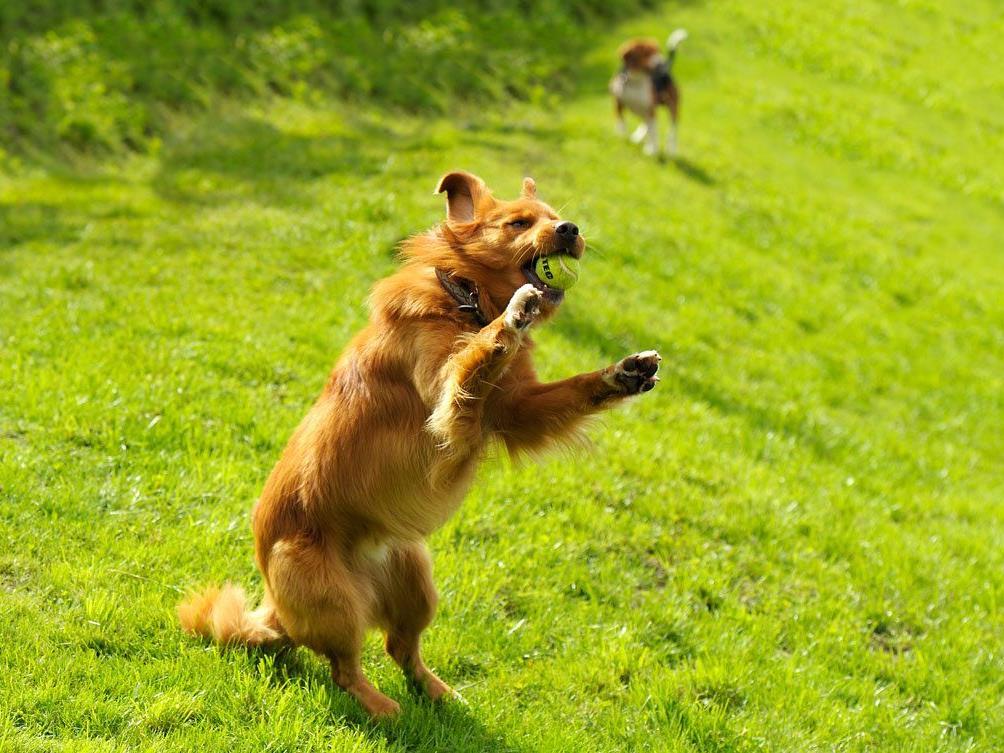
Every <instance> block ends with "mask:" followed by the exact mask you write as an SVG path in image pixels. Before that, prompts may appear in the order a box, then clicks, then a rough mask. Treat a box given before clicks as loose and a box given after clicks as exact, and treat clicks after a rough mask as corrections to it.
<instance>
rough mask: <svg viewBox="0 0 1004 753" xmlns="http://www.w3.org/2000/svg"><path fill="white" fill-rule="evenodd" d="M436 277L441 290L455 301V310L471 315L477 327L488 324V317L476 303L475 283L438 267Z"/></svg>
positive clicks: (476, 289) (476, 291)
mask: <svg viewBox="0 0 1004 753" xmlns="http://www.w3.org/2000/svg"><path fill="white" fill-rule="evenodd" d="M436 277H438V278H439V284H440V285H442V286H443V290H445V291H446V292H447V293H449V294H450V297H451V298H453V300H455V301H456V302H457V304H458V305H457V311H462V312H463V313H465V314H470V315H471V316H473V317H474V321H476V322H477V323H478V326H479V327H484V326H485V325H486V324H488V319H486V318H485V314H484V312H483V311H482V310H481V306H480V305H479V304H478V286H477V285H476V284H475V283H473V282H472V281H470V280H465V279H464V278H463V277H452V276H450V273H449V272H444V271H443V270H441V269H439V268H437V269H436Z"/></svg>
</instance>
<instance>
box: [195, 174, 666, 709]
mask: <svg viewBox="0 0 1004 753" xmlns="http://www.w3.org/2000/svg"><path fill="white" fill-rule="evenodd" d="M437 190H438V191H439V192H441V193H442V192H445V193H446V196H447V217H446V221H445V222H443V223H442V224H441V225H439V226H437V227H435V228H433V229H432V230H430V231H428V232H426V233H424V234H421V235H417V236H414V237H412V238H410V239H409V240H407V241H405V243H404V244H403V249H402V250H403V253H404V256H405V262H404V264H403V266H402V267H401V268H400V269H399V270H398V271H397V272H396V273H394V274H393V275H391V276H390V277H388V278H386V279H384V280H382V281H380V282H379V283H378V284H377V285H376V287H375V288H374V290H373V293H372V296H371V298H370V307H371V312H372V313H371V317H370V322H369V324H368V326H367V327H366V328H365V329H363V330H362V331H361V332H360V333H359V334H358V335H357V336H356V337H355V339H354V340H352V342H351V343H350V344H349V345H348V346H347V347H346V349H345V351H344V352H343V353H342V355H341V358H339V360H338V362H337V364H336V365H335V367H334V370H333V371H332V372H331V376H330V378H329V379H328V382H327V385H326V387H325V388H324V391H323V392H322V394H321V396H320V397H319V398H318V399H317V402H316V403H315V404H314V406H313V408H311V410H310V412H309V413H308V414H307V416H306V417H305V418H304V419H303V421H302V422H301V423H300V425H299V427H298V428H297V429H296V431H295V432H294V434H293V436H292V438H291V439H290V440H289V444H288V445H287V446H286V449H285V451H284V452H283V454H282V457H281V458H280V459H279V462H278V463H277V464H276V466H275V468H274V469H273V470H272V474H271V475H270V476H269V479H268V481H267V482H266V484H265V488H264V490H263V492H262V495H261V498H260V499H259V500H258V504H257V506H256V507H255V509H254V514H253V529H254V538H255V552H256V558H257V563H258V567H259V569H260V570H261V572H262V575H263V576H264V579H265V596H264V599H263V601H262V603H261V606H259V607H258V608H256V609H253V610H249V609H248V608H247V606H246V604H245V596H244V592H243V591H242V590H241V589H240V588H238V587H235V586H232V585H225V586H223V587H222V588H211V589H209V590H206V591H204V592H202V593H200V594H197V595H194V596H192V597H191V598H190V599H188V600H187V601H186V602H184V603H182V604H181V605H179V607H178V614H179V618H180V620H181V624H182V626H183V627H184V628H185V629H186V630H188V631H190V632H192V633H197V634H201V635H204V636H208V637H212V638H213V639H215V640H217V641H219V642H221V643H230V642H235V643H245V644H251V645H281V644H287V645H288V644H293V645H303V646H307V647H309V648H311V649H312V650H314V651H316V652H317V653H318V654H321V655H322V656H325V657H327V658H328V659H329V660H330V661H331V673H332V677H333V678H334V681H335V682H336V683H337V684H338V685H339V686H340V687H342V688H344V689H345V690H347V691H348V692H349V693H351V694H352V695H353V696H355V698H357V699H358V700H359V702H360V703H361V704H362V705H363V707H364V708H365V709H366V711H368V712H369V713H370V714H372V715H374V716H385V715H393V714H396V713H397V712H398V711H399V710H400V707H399V706H398V704H397V703H396V702H395V701H393V700H391V699H390V698H388V697H387V696H385V695H383V694H382V693H381V692H380V691H379V690H377V689H376V688H375V687H374V686H373V685H372V684H370V682H369V680H367V679H366V676H365V675H364V674H363V671H362V667H361V665H360V651H361V646H362V642H363V634H364V632H365V631H366V630H367V629H368V628H371V627H379V628H380V629H382V630H383V631H384V632H385V633H386V647H387V653H389V654H390V655H391V657H393V659H394V661H396V662H397V663H398V664H399V665H400V666H401V668H402V669H403V670H404V672H405V673H406V674H407V675H408V676H409V677H410V678H411V679H412V680H413V681H414V682H415V683H416V684H417V685H419V686H420V687H421V688H422V689H423V690H424V691H425V692H426V693H427V694H428V695H429V696H430V697H431V698H433V699H437V698H440V697H442V696H445V695H448V694H450V693H451V692H452V691H451V690H450V688H449V687H448V686H447V685H446V684H445V683H444V682H443V681H442V680H440V679H439V678H438V677H436V675H434V674H433V673H432V672H431V671H430V670H429V668H428V667H426V665H425V663H424V662H423V661H422V655H421V652H420V650H419V640H420V636H421V634H422V631H423V630H425V628H426V627H427V626H428V624H429V623H430V621H431V620H432V617H433V613H434V612H435V608H436V600H437V594H436V589H435V587H434V586H433V582H432V568H431V564H430V559H429V554H428V551H427V550H426V547H425V544H424V539H425V538H426V537H427V536H428V535H429V534H430V533H431V532H432V531H434V530H435V529H436V528H438V527H439V526H440V525H442V524H443V522H444V521H445V520H446V519H447V518H448V517H449V516H450V514H451V513H453V512H454V510H456V509H457V506H458V505H459V504H460V502H461V500H462V499H463V497H464V495H465V493H466V492H467V489H468V487H469V486H470V484H471V481H472V479H473V478H474V471H475V467H476V466H477V463H478V461H479V459H480V458H481V457H482V455H483V454H484V451H485V449H486V447H487V446H488V445H489V444H490V443H492V442H495V441H497V442H501V443H503V444H504V445H505V446H506V447H507V448H508V450H509V451H510V452H512V453H520V452H524V451H533V450H538V449H542V448H544V447H546V446H547V445H549V444H551V443H553V442H555V441H560V440H562V439H568V438H569V437H570V436H572V435H574V433H575V432H576V431H577V429H579V428H580V425H581V424H582V422H583V419H585V418H586V417H587V416H589V415H591V414H594V413H596V412H597V411H601V410H603V409H605V408H608V407H610V406H612V405H615V404H617V403H619V402H621V401H622V400H624V399H625V398H627V397H629V396H631V395H636V394H638V393H640V392H646V391H648V390H650V389H652V387H654V386H655V384H656V382H657V381H658V378H657V377H656V371H657V369H658V362H659V355H658V354H657V353H656V352H655V351H646V352H643V353H637V354H635V355H631V356H628V357H627V358H624V359H623V360H621V361H620V362H619V363H616V364H614V365H612V366H609V367H608V368H605V369H602V370H600V371H594V372H590V373H586V374H580V375H578V376H574V377H571V378H569V379H564V380H561V381H558V382H551V383H541V382H539V381H538V380H537V377H536V375H535V372H534V368H533V364H532V362H531V357H530V356H531V350H532V347H533V346H532V342H531V340H530V337H529V331H530V329H531V327H532V326H533V325H534V324H536V323H538V322H540V321H543V320H545V319H547V318H548V317H550V316H551V315H552V314H553V313H554V312H555V310H556V309H557V307H558V305H559V304H560V303H561V300H562V298H563V295H564V293H563V291H560V290H557V289H554V288H551V287H548V286H547V285H545V284H544V283H543V282H542V281H541V280H540V279H539V278H538V277H537V276H536V275H535V274H534V272H533V265H534V262H535V261H536V259H537V258H538V257H539V256H544V255H550V254H570V255H572V256H574V257H576V258H578V257H580V256H581V255H582V253H583V251H584V250H585V242H584V240H583V238H582V236H581V235H580V234H579V231H578V228H577V227H576V226H575V225H573V224H572V223H571V222H567V221H562V220H561V219H560V218H559V217H558V215H557V214H556V213H555V211H554V210H553V209H551V207H549V206H548V205H547V204H544V203H543V202H541V201H539V200H538V199H537V196H536V187H535V185H534V182H533V180H531V179H529V178H527V179H526V180H524V182H523V192H522V195H521V197H520V198H518V199H516V200H515V201H500V200H497V199H495V198H493V196H492V194H491V192H490V191H489V190H488V189H487V187H486V186H485V184H484V182H483V181H482V180H481V179H480V178H477V177H476V176H474V175H471V174H470V173H465V172H454V173H450V174H448V175H446V176H444V177H443V178H442V180H441V181H440V182H439V187H438V189H437Z"/></svg>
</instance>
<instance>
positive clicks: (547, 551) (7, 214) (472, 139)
mask: <svg viewBox="0 0 1004 753" xmlns="http://www.w3.org/2000/svg"><path fill="white" fill-rule="evenodd" d="M675 26H686V27H687V28H688V29H689V30H690V32H691V38H690V39H689V40H688V41H687V43H686V47H684V48H683V50H682V51H681V55H680V59H679V68H678V74H679V78H680V80H681V83H682V86H683V92H684V122H683V128H682V131H681V144H682V148H683V160H682V161H680V162H667V163H657V162H654V161H649V160H646V159H644V158H643V157H642V156H641V154H640V152H639V150H638V149H636V148H635V147H633V146H631V145H630V144H627V143H622V142H620V141H618V140H617V139H616V138H615V137H614V136H613V129H612V122H611V120H612V119H611V117H610V112H609V109H610V108H609V103H608V101H607V100H606V98H605V96H604V95H603V90H604V84H605V82H604V81H603V79H602V76H600V75H599V74H597V75H595V76H594V75H593V74H592V73H588V74H584V75H583V79H582V81H581V82H580V85H579V94H578V96H577V97H575V98H573V99H571V100H568V101H567V102H566V104H565V106H564V107H561V108H558V109H536V108H533V107H530V106H527V105H519V106H512V107H507V106H503V105H501V104H500V105H498V106H497V107H495V108H488V109H486V110H485V111H483V112H476V111H474V110H472V109H466V108H460V109H459V110H458V114H457V115H455V116H453V117H449V118H447V117H441V118H433V117H418V116H408V117H406V116H402V115H400V114H394V113H388V112H386V111H381V110H379V109H376V108H374V107H371V106H356V107H347V106H323V105H319V104H316V105H306V104H303V103H302V102H301V103H291V102H289V101H288V100H280V101H271V100H267V101H266V100H262V101H260V102H259V103H257V104H254V105H249V104H246V103H245V104H243V105H237V104H234V105H231V106H228V107H221V109H220V112H219V113H218V115H216V116H215V117H213V118H212V119H208V120H202V119H194V120H191V119H189V120H185V119H183V118H182V119H179V125H178V128H177V130H176V131H175V132H174V134H173V135H172V136H171V137H170V138H168V139H166V140H165V142H164V144H163V147H162V148H161V150H160V152H159V153H158V154H156V155H152V156H151V155H148V156H143V157H133V158H130V159H128V160H121V161H116V162H113V163H106V164H101V165H96V164H94V163H93V162H91V163H87V164H85V165H80V164H78V165H76V166H75V167H74V169H70V168H64V169H60V168H56V167H54V166H52V165H49V167H47V168H42V167H39V166H37V164H36V162H33V161H32V160H30V159H24V160H23V161H22V162H21V164H20V166H18V167H14V168H11V169H10V170H9V171H8V174H7V175H6V176H4V177H3V178H0V535H2V541H3V544H4V546H3V550H2V551H0V591H2V596H0V627H2V631H0V637H2V641H0V749H3V750H6V749H11V750H45V751H49V750H73V751H77V750H85V751H92V750H93V751H106V750H134V749H139V750H179V751H182V750H184V751H191V750H247V751H259V750H290V751H292V750H296V751H305V750H360V751H377V750H393V751H405V750H428V751H434V750H435V751H438V750H463V751H537V750H546V751H621V750H658V751H662V750H665V751H753V750H790V751H808V750H840V751H903V752H904V753H905V752H907V751H911V752H912V751H918V750H923V751H968V750H980V751H994V750H999V749H1001V747H1002V746H1004V706H1002V700H1001V698H1002V691H1004V685H1002V680H1001V678H1002V677H1004V665H1002V661H1001V652H1000V648H999V646H1000V637H1001V635H1002V634H1004V619H1002V617H1001V614H1002V612H1001V601H1002V592H1004V575H1002V573H1004V553H1002V552H1004V550H1002V547H1001V541H1002V540H1004V539H1002V537H1004V526H1002V511H1004V507H1002V500H1001V494H1002V491H1004V483H1002V482H1004V478H1002V468H1001V459H1002V458H1004V433H1002V431H1001V426H1002V425H1004V403H1002V397H1001V396H1002V394H1004V376H1002V375H1004V283H1002V281H1004V256H1002V255H1001V247H1000V239H1001V237H1004V214H1002V209H1004V149H1002V147H1004V100H1002V98H1001V92H1002V91H1004V88H1002V87H1004V79H1002V73H1001V71H1002V70H1004V69H1002V67H1001V66H1000V65H999V63H1000V59H999V58H1000V55H999V52H998V51H997V49H998V48H997V47H996V46H995V45H994V44H992V43H991V41H990V40H993V39H999V38H1000V32H1001V31H1004V29H1002V28H1001V22H1000V19H999V14H997V13H996V9H995V6H994V5H993V4H992V3H989V2H983V3H974V4H967V5H966V6H965V7H964V8H962V7H959V8H953V7H948V6H945V5H944V4H940V3H903V4H899V5H897V6H895V7H893V6H891V5H889V4H887V3H880V2H865V1H863V0H862V1H860V2H855V3H847V4H840V5H839V6H836V5H835V6H834V7H833V8H830V9H826V8H822V7H820V6H819V4H814V5H812V6H811V8H810V6H808V5H804V6H803V4H799V3H794V2H784V3H771V4H769V5H768V4H766V3H761V4H748V3H714V4H708V5H706V6H705V5H687V6H685V8H684V9H682V10H681V9H678V8H675V7H671V8H669V9H667V10H665V11H664V12H661V13H658V14H655V15H653V16H652V17H648V18H641V19H636V20H634V21H631V22H630V23H628V24H627V25H625V26H623V27H621V28H618V29H613V30H611V31H610V33H609V36H608V37H607V38H606V39H605V41H604V43H603V44H601V45H598V46H597V47H596V49H595V51H593V52H591V53H590V55H589V57H588V58H587V59H585V60H584V61H583V65H584V68H583V70H584V71H587V72H588V71H600V70H603V68H604V66H609V67H611V68H612V67H613V65H614V63H613V60H612V50H614V49H615V48H616V45H617V43H618V42H619V41H620V39H621V38H622V37H623V36H625V35H627V34H629V33H639V32H646V33H652V34H654V35H656V36H663V34H664V33H665V30H668V29H671V28H673V27H675ZM458 167H459V168H466V169H469V170H472V171H474V172H477V173H479V174H480V175H482V176H483V177H484V178H485V179H486V180H487V181H488V182H489V184H490V185H491V186H492V187H493V188H495V190H496V191H497V192H498V193H499V194H500V195H502V196H513V195H515V194H516V193H517V191H518V188H519V181H520V179H521V177H522V176H523V175H526V174H529V175H532V176H534V177H535V178H536V180H537V183H538V187H539V191H540V194H541V196H542V197H543V198H544V199H545V200H548V201H550V202H552V203H553V204H554V205H556V206H560V207H562V208H563V214H564V216H565V217H567V218H569V219H573V220H574V221H576V222H577V223H578V224H579V225H580V226H581V227H582V228H583V230H584V232H585V233H586V235H587V237H588V238H589V239H590V241H591V243H592V249H591V250H590V252H588V253H587V256H586V259H585V261H584V265H583V275H582V278H581V281H580V283H579V285H578V287H577V288H576V289H575V290H574V291H572V293H571V294H570V295H569V300H568V301H567V303H566V304H565V306H564V310H563V311H562V312H561V314H560V316H559V317H558V319H556V320H555V321H554V322H552V323H551V324H550V325H548V326H547V327H546V328H544V329H542V330H541V331H540V333H539V334H538V335H537V340H538V343H539V346H538V348H537V356H536V358H537V363H538V367H539V369H540V371H541V372H542V373H543V374H544V375H545V376H546V377H549V378H557V377H561V376H565V375H569V374H572V373H575V372H578V371H582V370H586V369H592V368H596V367H599V366H602V365H605V364H606V363H609V362H610V361H612V360H614V359H616V358H618V357H620V356H622V355H624V354H626V353H629V352H633V351H636V350H640V349H644V348H650V347H654V348H657V349H659V350H660V352H661V353H662V354H663V356H664V362H663V369H664V371H663V381H662V383H661V384H660V385H659V388H658V389H656V390H655V391H654V392H652V393H650V394H648V395H645V396H644V397H642V398H640V399H639V400H638V401H637V402H635V403H633V404H632V405H631V406H630V407H628V408H626V409H624V410H619V411H617V412H615V413H613V414H612V415H610V416H608V417H606V418H605V419H604V420H603V421H602V422H601V423H599V424H597V425H596V426H595V427H594V429H593V430H592V432H591V436H592V438H593V440H594V447H593V448H592V450H591V451H589V452H587V453H581V454H577V455H575V456H574V460H572V461H569V460H568V459H567V458H566V457H559V458H552V459H550V460H548V461H546V462H545V463H544V464H542V465H532V466H526V467H511V466H509V465H508V464H506V463H505V462H503V461H501V460H497V459H496V460H493V461H491V462H490V463H488V464H487V465H486V466H485V467H484V469H483V471H482V473H481V474H480V478H479V481H478V483H477V485H476V486H475V489H474V491H473V493H472V494H471V495H470V497H469V498H468V500H467V501H466V502H465V504H464V506H463V507H462V509H461V511H460V512H459V513H458V515H457V516H456V517H455V518H454V519H453V520H452V521H450V522H449V523H448V524H447V526H446V527H445V528H444V529H443V530H442V531H440V532H438V533H437V534H436V535H435V536H434V537H433V538H432V541H431V546H432V548H433V551H434V556H435V567H436V577H437V582H438V584H439V587H440V590H441V592H442V603H441V607H440V614H439V616H438V618H437V620H436V622H435V623H434V624H433V626H432V628H431V629H430V631H429V632H428V634H427V639H426V654H427V658H428V661H429V662H430V664H432V665H433V666H434V667H435V668H436V669H437V671H438V672H439V673H440V674H441V676H443V678H444V679H446V680H447V681H448V682H450V683H451V684H453V685H454V686H456V687H458V688H460V689H461V691H462V693H463V695H464V696H465V697H466V699H467V701H468V703H469V705H467V706H460V705H455V706H451V707H446V708H442V709H439V708H434V707H430V706H428V705H426V704H424V703H422V702H421V701H419V700H418V699H417V698H415V697H413V696H410V695H409V694H408V691H407V689H406V687H405V683H404V681H403V680H402V679H401V678H400V676H399V674H398V673H397V671H396V668H395V667H393V665H392V664H391V663H390V662H389V661H388V660H386V658H385V657H383V656H382V652H381V650H380V646H379V644H378V642H377V641H376V640H375V639H374V640H372V641H371V642H370V643H369V644H368V648H367V655H366V659H365V667H366V669H367V671H368V673H369V674H370V675H371V677H372V678H373V679H374V681H375V682H376V683H377V684H378V685H379V686H380V687H381V689H383V690H384V691H385V692H387V693H389V694H390V695H392V696H394V697H395V698H397V699H399V700H402V701H403V707H404V714H403V716H402V718H401V719H400V720H399V721H397V722H394V723H388V724H382V725H371V724H370V723H368V722H367V721H366V720H365V718H364V717H363V715H362V712H361V711H360V710H359V709H358V707H357V706H356V705H355V703H354V702H353V701H351V700H350V699H349V698H348V697H347V696H345V695H344V694H342V693H341V692H340V691H338V690H337V689H336V688H333V686H332V685H331V683H330V680H329V679H328V675H327V671H326V669H325V666H324V665H323V663H322V662H321V661H320V660H318V659H317V658H315V657H314V656H312V655H310V654H309V653H308V652H306V651H300V652H296V653H294V654H293V655H288V656H280V657H273V656H268V655H259V654H248V653H246V652H242V651H236V650H234V651H221V650H219V649H216V648H213V647H208V646H205V645H203V644H201V643H199V642H197V641H194V640H191V639H189V638H188V637H186V636H184V635H182V634H181V633H180V631H179V630H178V629H177V627H176V625H175V623H174V618H173V612H172V609H173V606H174V604H175V603H176V602H177V600H178V598H179V595H180V593H181V592H182V591H183V590H184V589H186V588H187V587H189V586H192V585H196V584H199V583H203V582H209V581H217V582H218V581H222V580H224V579H231V580H235V581H237V582H240V583H242V584H244V585H245V586H247V587H249V588H251V589H255V588H259V587H260V584H259V580H258V577H257V574H256V572H255V569H254V565H253V562H252V556H251V537H250V532H249V526H248V512H249V509H250V506H251V504H252V503H253V500H254V499H255V497H256V495H257V493H258V491H259V490H260V488H261V485H262V483H263V481H264V479H265V477H266V475H267V474H268V471H269V470H270V468H271V466H272V464H273V463H274V462H275V460H276V458H277V456H278V453H279V452H280V450H281V449H282V446H283V444H284V443H285V441H286V439H287V437H288V436H289V433H290V431H291V430H292V428H293V427H294V426H295V425H296V423H297V422H298V420H299V419H300V417H301V416H302V415H303V413H304V412H305V410H306V408H307V406H308V405H309V404H310V402H311V400H312V399H313V398H314V396H315V395H316V394H317V392H318V391H319V390H320V388H321V386H322V385H323V383H324V380H325V378H326V375H327V370H328V369H329V367H330V365H331V363H332V362H333V360H334V358H335V357H336V355H337V353H338V351H339V349H340V348H341V346H342V345H343V344H344V343H345V342H346V341H347V340H348V338H349V337H351V335H352V333H353V332H354V331H356V330H357V329H358V328H359V327H360V326H361V325H362V324H363V323H364V321H365V317H366V313H365V299H366V296H367V293H368V290H369V287H370V285H371V284H372V283H373V282H374V281H375V280H376V279H378V278H380V277H381V276H382V275H384V274H386V273H387V272H388V271H389V270H391V269H393V267H394V264H395V260H394V248H395V245H396V243H397V242H398V241H399V240H400V239H401V238H403V237H405V236H407V235H408V234H410V233H413V232H416V231H419V230H422V229H424V228H426V227H428V226H429V225H431V224H432V223H434V222H436V221H438V220H439V218H440V217H441V215H442V212H443V207H442V199H441V198H440V197H435V196H433V195H432V190H433V188H434V186H435V183H436V179H437V178H438V176H439V175H440V174H441V173H443V172H444V171H446V170H448V169H453V168H458Z"/></svg>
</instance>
